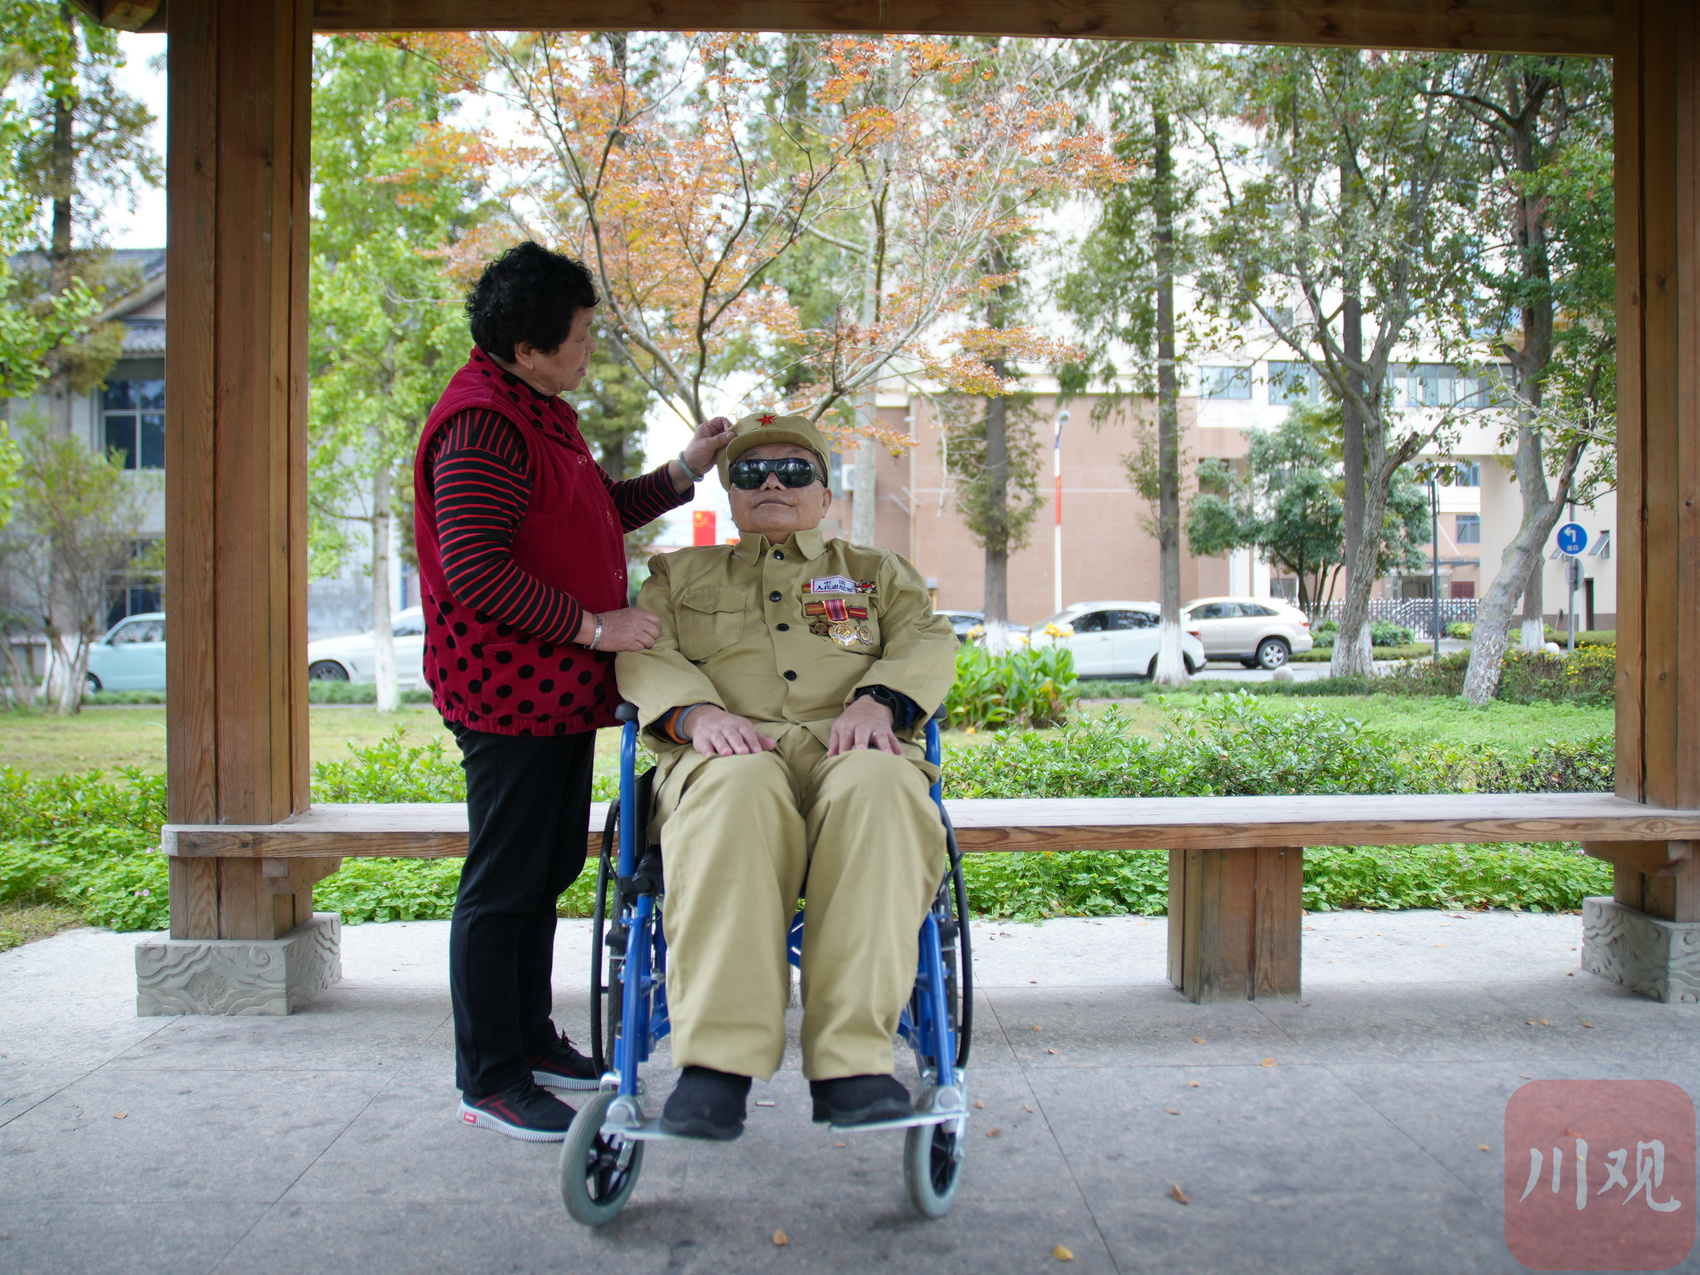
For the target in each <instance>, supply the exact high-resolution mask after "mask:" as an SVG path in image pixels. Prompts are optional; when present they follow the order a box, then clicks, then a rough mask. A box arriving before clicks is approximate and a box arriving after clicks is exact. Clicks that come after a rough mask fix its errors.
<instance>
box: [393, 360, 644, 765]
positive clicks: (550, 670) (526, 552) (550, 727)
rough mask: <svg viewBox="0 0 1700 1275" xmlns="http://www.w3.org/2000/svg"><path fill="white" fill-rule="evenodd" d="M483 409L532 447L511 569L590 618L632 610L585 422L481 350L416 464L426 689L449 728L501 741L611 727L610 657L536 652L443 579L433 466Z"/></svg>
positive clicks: (547, 648) (612, 515)
mask: <svg viewBox="0 0 1700 1275" xmlns="http://www.w3.org/2000/svg"><path fill="white" fill-rule="evenodd" d="M479 408H481V409H485V410H488V411H493V412H497V413H499V414H501V415H502V416H503V417H505V418H506V419H507V420H509V421H511V422H513V424H514V426H515V427H516V428H517V429H518V430H519V432H520V434H521V435H522V436H523V437H524V439H525V450H526V457H527V462H526V463H527V476H528V478H529V479H530V483H531V502H530V504H529V505H528V506H527V507H526V511H525V516H524V517H523V518H522V519H521V520H520V524H519V529H518V531H517V532H516V533H515V535H514V542H513V559H514V562H515V563H516V564H518V566H519V567H520V569H521V570H523V571H526V572H528V573H530V574H531V575H533V576H536V577H537V578H538V579H539V580H541V581H543V583H545V584H547V585H549V586H550V587H551V588H555V589H560V590H561V591H563V592H565V593H570V594H572V595H573V596H574V597H575V598H577V599H578V600H579V602H580V603H581V604H582V605H583V606H584V607H585V608H587V609H588V610H591V611H613V610H617V609H618V608H620V607H623V606H625V605H626V552H625V538H624V536H623V534H622V532H621V528H620V519H619V514H618V513H617V512H616V511H615V508H614V501H613V498H612V497H610V496H609V494H608V489H607V488H606V487H605V486H604V485H603V480H602V479H603V476H602V472H601V470H600V468H599V467H598V466H597V463H596V459H595V457H593V456H592V455H591V454H590V448H589V447H587V446H586V445H585V441H584V439H583V437H582V436H581V435H580V434H579V432H578V414H577V413H576V412H574V411H573V409H572V408H570V407H568V406H567V405H566V404H565V403H563V402H562V401H561V400H559V399H544V398H542V397H541V396H540V395H537V394H534V393H532V392H531V391H530V389H529V388H528V387H526V386H525V385H524V384H514V383H512V382H511V381H510V380H509V379H508V378H507V374H505V373H504V372H503V370H502V369H501V368H500V367H498V366H497V365H496V364H495V363H494V362H492V361H491V360H490V358H489V357H488V356H487V355H486V354H485V353H484V352H483V351H482V350H479V349H476V348H475V349H474V350H473V351H472V357H471V358H470V359H469V360H468V361H467V364H466V366H465V367H463V368H461V369H460V371H458V372H456V373H455V374H454V376H453V378H451V379H450V381H449V384H448V387H447V388H446V389H445V390H444V391H443V396H442V398H440V399H439V400H438V401H437V406H436V407H434V408H432V409H431V415H430V416H429V417H427V418H426V421H425V429H424V432H423V433H422V434H421V435H420V437H419V450H418V452H417V453H416V455H415V457H414V462H413V489H414V491H415V492H416V493H417V496H416V499H415V501H414V506H413V525H414V533H415V539H416V542H417V548H418V551H419V580H420V586H421V589H420V591H421V595H422V596H421V605H422V606H423V607H424V610H425V655H424V666H425V680H426V682H428V683H429V684H430V687H431V695H432V700H433V702H434V703H435V704H436V706H437V711H438V712H440V713H441V714H442V715H443V719H444V720H445V721H449V722H460V723H462V724H464V725H466V726H469V727H471V728H472V729H473V730H480V731H487V732H489V733H490V734H494V735H566V734H571V733H574V732H577V731H586V730H595V729H596V728H598V727H600V726H612V725H613V724H614V707H615V705H616V704H618V703H619V702H620V697H619V694H618V692H617V691H616V690H615V687H614V657H613V655H612V654H610V653H608V652H604V651H591V650H587V649H586V648H585V647H582V646H578V645H576V644H571V643H562V642H545V641H539V640H538V639H536V638H534V637H532V636H531V635H530V634H528V633H522V632H520V631H518V630H516V629H514V628H512V627H511V626H509V625H506V624H501V623H499V622H497V621H496V620H495V619H494V618H492V617H491V616H489V615H486V614H485V613H484V612H482V611H474V610H473V609H472V608H471V607H468V606H465V605H463V604H462V603H461V602H460V601H459V600H457V599H456V598H455V596H454V594H453V592H452V591H451V590H450V589H449V586H448V582H447V580H446V579H445V577H444V575H443V563H442V557H441V554H440V552H439V548H438V541H437V509H436V501H435V499H434V498H433V497H432V490H431V481H430V475H429V474H428V473H426V468H425V459H426V456H427V455H428V454H429V451H430V447H431V440H432V438H433V437H434V436H435V435H436V433H437V431H438V430H439V429H441V428H442V426H443V424H444V422H446V421H447V420H448V419H449V418H450V417H452V416H454V415H455V414H456V413H457V412H464V411H466V410H468V409H479Z"/></svg>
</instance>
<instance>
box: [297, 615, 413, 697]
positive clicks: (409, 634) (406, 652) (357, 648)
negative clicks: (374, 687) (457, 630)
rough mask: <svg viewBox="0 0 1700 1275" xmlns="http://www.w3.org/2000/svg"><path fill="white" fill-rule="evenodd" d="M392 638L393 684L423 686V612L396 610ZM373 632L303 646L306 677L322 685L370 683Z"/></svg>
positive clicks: (374, 646)
mask: <svg viewBox="0 0 1700 1275" xmlns="http://www.w3.org/2000/svg"><path fill="white" fill-rule="evenodd" d="M390 625H391V627H390V632H391V633H392V634H393V635H394V638H395V668H396V681H397V682H398V683H400V684H401V685H402V686H423V685H424V684H425V669H424V664H423V659H424V649H425V612H424V610H423V609H422V608H420V607H408V608H407V609H406V610H405V611H397V612H396V613H395V616H394V617H393V618H392V619H391V621H390ZM375 632H376V630H372V629H368V630H367V631H366V632H365V633H352V634H349V635H348V636H347V637H334V638H320V639H319V640H318V641H317V642H309V643H308V644H307V676H308V677H312V678H317V679H319V680H321V681H326V682H370V681H371V680H372V671H373V669H374V668H375V667H376V665H377V659H378V655H377V650H378V643H377V638H376V637H375V636H374V634H375Z"/></svg>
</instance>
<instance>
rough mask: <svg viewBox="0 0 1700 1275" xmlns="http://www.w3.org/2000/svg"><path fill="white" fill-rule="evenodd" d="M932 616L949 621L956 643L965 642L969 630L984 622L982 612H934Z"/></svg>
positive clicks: (984, 615) (984, 617)
mask: <svg viewBox="0 0 1700 1275" xmlns="http://www.w3.org/2000/svg"><path fill="white" fill-rule="evenodd" d="M933 614H934V615H942V616H943V617H944V618H945V619H947V620H949V621H950V627H951V629H952V630H953V631H954V632H955V633H956V640H957V641H958V642H966V641H967V640H968V633H969V630H971V629H976V628H978V627H979V626H980V625H982V624H984V623H985V622H986V613H985V612H984V611H934V612H933Z"/></svg>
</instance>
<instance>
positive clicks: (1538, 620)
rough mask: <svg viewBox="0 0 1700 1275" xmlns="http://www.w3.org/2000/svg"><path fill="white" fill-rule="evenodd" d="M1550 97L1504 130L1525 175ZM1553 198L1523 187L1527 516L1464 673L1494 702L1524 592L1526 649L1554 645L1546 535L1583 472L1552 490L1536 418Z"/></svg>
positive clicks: (1517, 359) (1522, 480)
mask: <svg viewBox="0 0 1700 1275" xmlns="http://www.w3.org/2000/svg"><path fill="white" fill-rule="evenodd" d="M1513 96H1514V95H1513ZM1545 98H1546V93H1545V90H1544V88H1543V87H1541V86H1540V85H1536V86H1535V91H1534V92H1530V93H1529V94H1527V99H1526V102H1525V105H1524V108H1523V110H1522V111H1520V112H1519V113H1518V114H1517V115H1516V116H1514V117H1512V118H1511V119H1510V120H1509V121H1508V122H1507V123H1506V124H1505V125H1504V126H1503V130H1502V136H1503V137H1504V139H1505V141H1506V142H1507V143H1508V144H1509V147H1510V151H1511V167H1512V168H1513V169H1515V170H1516V171H1517V172H1519V173H1522V174H1524V175H1525V176H1527V175H1531V174H1533V173H1535V172H1537V171H1538V170H1539V169H1540V166H1541V156H1540V154H1539V145H1540V143H1539V139H1538V133H1537V130H1538V127H1539V124H1540V109H1541V104H1542V102H1543V101H1544V100H1545ZM1545 202H1546V197H1545V196H1544V195H1534V194H1531V193H1530V192H1529V188H1528V186H1526V185H1524V186H1519V187H1518V195H1517V203H1516V209H1515V212H1514V214H1513V215H1514V217H1515V221H1514V223H1513V225H1512V231H1513V237H1514V240H1515V242H1516V245H1517V259H1518V275H1519V283H1520V285H1521V286H1520V288H1519V295H1520V296H1521V297H1522V298H1523V302H1522V305H1521V306H1520V307H1519V310H1518V315H1519V318H1520V320H1521V325H1522V334H1521V335H1522V339H1521V340H1520V341H1519V342H1517V344H1516V347H1515V348H1513V349H1510V350H1509V351H1508V353H1509V355H1510V358H1511V366H1512V369H1513V371H1514V372H1515V374H1516V378H1517V390H1518V394H1519V396H1520V397H1521V399H1522V400H1523V404H1524V405H1523V406H1522V407H1521V408H1520V409H1519V415H1520V416H1521V418H1522V419H1521V421H1520V423H1519V427H1518V430H1517V448H1516V450H1515V451H1514V452H1513V453H1512V468H1513V470H1514V472H1515V473H1516V475H1517V489H1518V494H1519V496H1520V497H1521V499H1522V502H1523V518H1522V522H1521V524H1520V525H1519V526H1518V529H1517V535H1516V537H1515V538H1514V539H1513V540H1512V542H1511V543H1510V544H1509V545H1507V546H1506V549H1505V554H1504V556H1503V557H1502V558H1501V559H1500V567H1499V573H1498V574H1497V575H1495V576H1494V579H1493V583H1492V584H1491V585H1489V586H1488V593H1487V600H1486V601H1491V602H1492V605H1484V606H1482V607H1481V608H1480V609H1479V610H1478V611H1477V612H1476V627H1475V631H1474V633H1473V634H1472V635H1471V639H1470V668H1469V671H1468V672H1467V673H1466V674H1465V675H1464V698H1465V699H1466V700H1468V701H1469V702H1470V703H1472V704H1485V703H1487V702H1488V701H1489V700H1491V699H1492V698H1493V697H1494V692H1495V691H1496V690H1497V689H1498V687H1499V674H1500V665H1501V662H1502V661H1503V660H1504V658H1505V648H1506V647H1507V645H1509V631H1510V627H1511V610H1512V607H1513V606H1514V605H1515V604H1516V601H1517V595H1518V594H1519V593H1521V594H1523V595H1524V599H1525V600H1524V605H1523V635H1522V636H1523V646H1524V648H1525V649H1526V650H1531V651H1538V650H1540V649H1541V647H1542V646H1544V645H1545V644H1546V625H1545V623H1544V622H1543V620H1542V616H1541V608H1542V605H1543V602H1542V597H1541V594H1542V589H1541V585H1542V583H1543V580H1542V568H1543V567H1544V565H1545V562H1544V558H1543V551H1544V550H1545V548H1546V538H1547V537H1548V536H1549V535H1551V534H1552V529H1553V528H1554V527H1555V526H1557V525H1558V517H1559V513H1560V512H1561V511H1562V509H1563V508H1564V503H1565V501H1566V500H1568V499H1569V497H1570V488H1571V477H1572V475H1573V474H1574V472H1575V470H1574V466H1573V465H1567V466H1566V467H1565V470H1564V472H1563V475H1562V476H1561V477H1560V479H1559V482H1558V488H1557V490H1556V491H1551V492H1549V490H1548V487H1547V476H1546V466H1545V463H1544V461H1543V458H1542V455H1541V451H1542V442H1543V439H1542V435H1541V430H1540V427H1539V426H1538V425H1536V424H1534V418H1535V412H1536V409H1538V408H1539V407H1540V405H1541V388H1542V378H1543V377H1544V376H1545V375H1546V370H1547V365H1548V363H1550V362H1551V360H1552V347H1553V322H1554V315H1553V309H1554V307H1553V299H1552V258H1551V254H1550V252H1549V250H1548V245H1547V231H1546V219H1545V216H1544V208H1543V205H1544V204H1545Z"/></svg>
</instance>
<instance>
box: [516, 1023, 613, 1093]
mask: <svg viewBox="0 0 1700 1275" xmlns="http://www.w3.org/2000/svg"><path fill="white" fill-rule="evenodd" d="M525 1061H526V1063H527V1065H529V1066H530V1068H531V1078H532V1079H533V1080H535V1081H536V1082H537V1083H538V1084H540V1085H547V1086H548V1087H549V1088H550V1089H595V1088H597V1087H598V1086H599V1085H600V1084H601V1079H602V1078H601V1077H600V1076H598V1075H597V1074H596V1068H595V1066H594V1065H592V1063H591V1061H590V1059H588V1058H586V1057H585V1056H584V1055H583V1054H581V1053H579V1051H578V1050H576V1049H574V1048H573V1047H572V1045H571V1044H569V1043H568V1041H567V1038H566V1037H565V1036H561V1037H559V1038H557V1039H556V1040H555V1041H554V1042H553V1043H551V1044H548V1045H545V1046H543V1048H542V1049H539V1050H537V1051H536V1052H534V1053H531V1054H528V1055H527V1056H526V1059H525Z"/></svg>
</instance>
